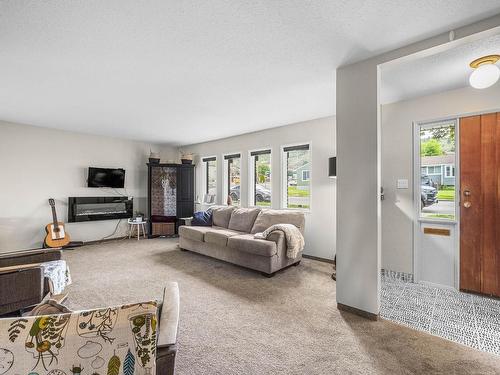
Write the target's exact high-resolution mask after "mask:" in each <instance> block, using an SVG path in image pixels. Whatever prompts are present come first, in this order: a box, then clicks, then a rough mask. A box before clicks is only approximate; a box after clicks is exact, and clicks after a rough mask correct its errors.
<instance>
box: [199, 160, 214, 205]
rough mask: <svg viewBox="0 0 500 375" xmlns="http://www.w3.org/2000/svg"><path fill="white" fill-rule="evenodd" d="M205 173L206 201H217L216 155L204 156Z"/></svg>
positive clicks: (204, 200) (204, 199)
mask: <svg viewBox="0 0 500 375" xmlns="http://www.w3.org/2000/svg"><path fill="white" fill-rule="evenodd" d="M202 161H203V173H204V181H205V186H204V191H203V193H204V198H203V202H205V203H215V199H216V196H217V158H216V157H215V156H211V157H206V158H202Z"/></svg>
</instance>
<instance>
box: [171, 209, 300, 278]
mask: <svg viewBox="0 0 500 375" xmlns="http://www.w3.org/2000/svg"><path fill="white" fill-rule="evenodd" d="M211 210H212V224H213V225H212V226H211V227H198V226H181V227H179V246H180V248H181V249H183V250H190V251H193V252H196V253H200V254H203V255H207V256H210V257H213V258H217V259H221V260H224V261H226V262H229V263H233V264H237V265H239V266H243V267H246V268H251V269H253V270H257V271H260V272H262V273H263V274H264V275H266V276H268V277H271V276H273V275H274V274H275V272H276V271H279V270H280V269H283V268H285V267H288V266H290V265H298V264H299V263H300V260H301V258H302V252H300V253H299V254H298V256H297V257H296V258H294V259H290V258H287V256H286V250H287V247H286V239H285V236H284V234H283V233H282V232H278V231H276V232H273V233H271V235H270V236H269V237H268V238H267V239H266V240H263V239H255V238H254V234H255V233H259V232H263V231H264V230H266V229H267V228H269V227H270V226H271V225H274V224H293V225H295V226H296V227H297V228H298V229H299V230H300V232H301V233H302V234H304V225H305V219H304V214H303V213H302V212H299V211H290V210H270V209H263V210H261V209H259V208H236V207H233V206H213V207H211Z"/></svg>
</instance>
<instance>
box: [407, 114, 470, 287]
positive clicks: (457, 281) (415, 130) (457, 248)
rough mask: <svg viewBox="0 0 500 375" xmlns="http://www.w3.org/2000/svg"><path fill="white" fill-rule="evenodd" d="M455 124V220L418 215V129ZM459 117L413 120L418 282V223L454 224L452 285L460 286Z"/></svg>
mask: <svg viewBox="0 0 500 375" xmlns="http://www.w3.org/2000/svg"><path fill="white" fill-rule="evenodd" d="M450 123H454V124H455V220H449V219H437V218H436V219H433V218H421V217H420V209H421V207H420V190H421V184H420V179H421V165H420V161H421V159H420V129H422V128H425V127H434V126H436V125H439V124H443V125H444V124H450ZM459 124H460V118H459V117H449V118H445V119H439V120H436V121H425V122H414V123H413V202H414V215H415V216H414V220H413V278H414V282H420V281H421V280H420V269H419V262H418V259H419V258H418V257H419V249H420V225H421V223H423V222H426V223H431V224H432V223H434V224H449V225H454V226H455V232H456V237H455V246H454V247H455V249H454V250H455V251H454V260H453V261H454V263H455V277H454V287H455V289H459V286H460V142H459V140H460V126H459Z"/></svg>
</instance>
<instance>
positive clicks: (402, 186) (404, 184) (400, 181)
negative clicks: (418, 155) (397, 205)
mask: <svg viewBox="0 0 500 375" xmlns="http://www.w3.org/2000/svg"><path fill="white" fill-rule="evenodd" d="M397 188H398V189H408V180H407V179H398V184H397Z"/></svg>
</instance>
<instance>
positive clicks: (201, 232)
mask: <svg viewBox="0 0 500 375" xmlns="http://www.w3.org/2000/svg"><path fill="white" fill-rule="evenodd" d="M210 229H212V227H191V226H187V225H182V226H180V227H179V236H181V237H184V238H188V239H190V240H194V241H200V242H203V239H204V238H205V233H206V232H207V231H209V230H210Z"/></svg>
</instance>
